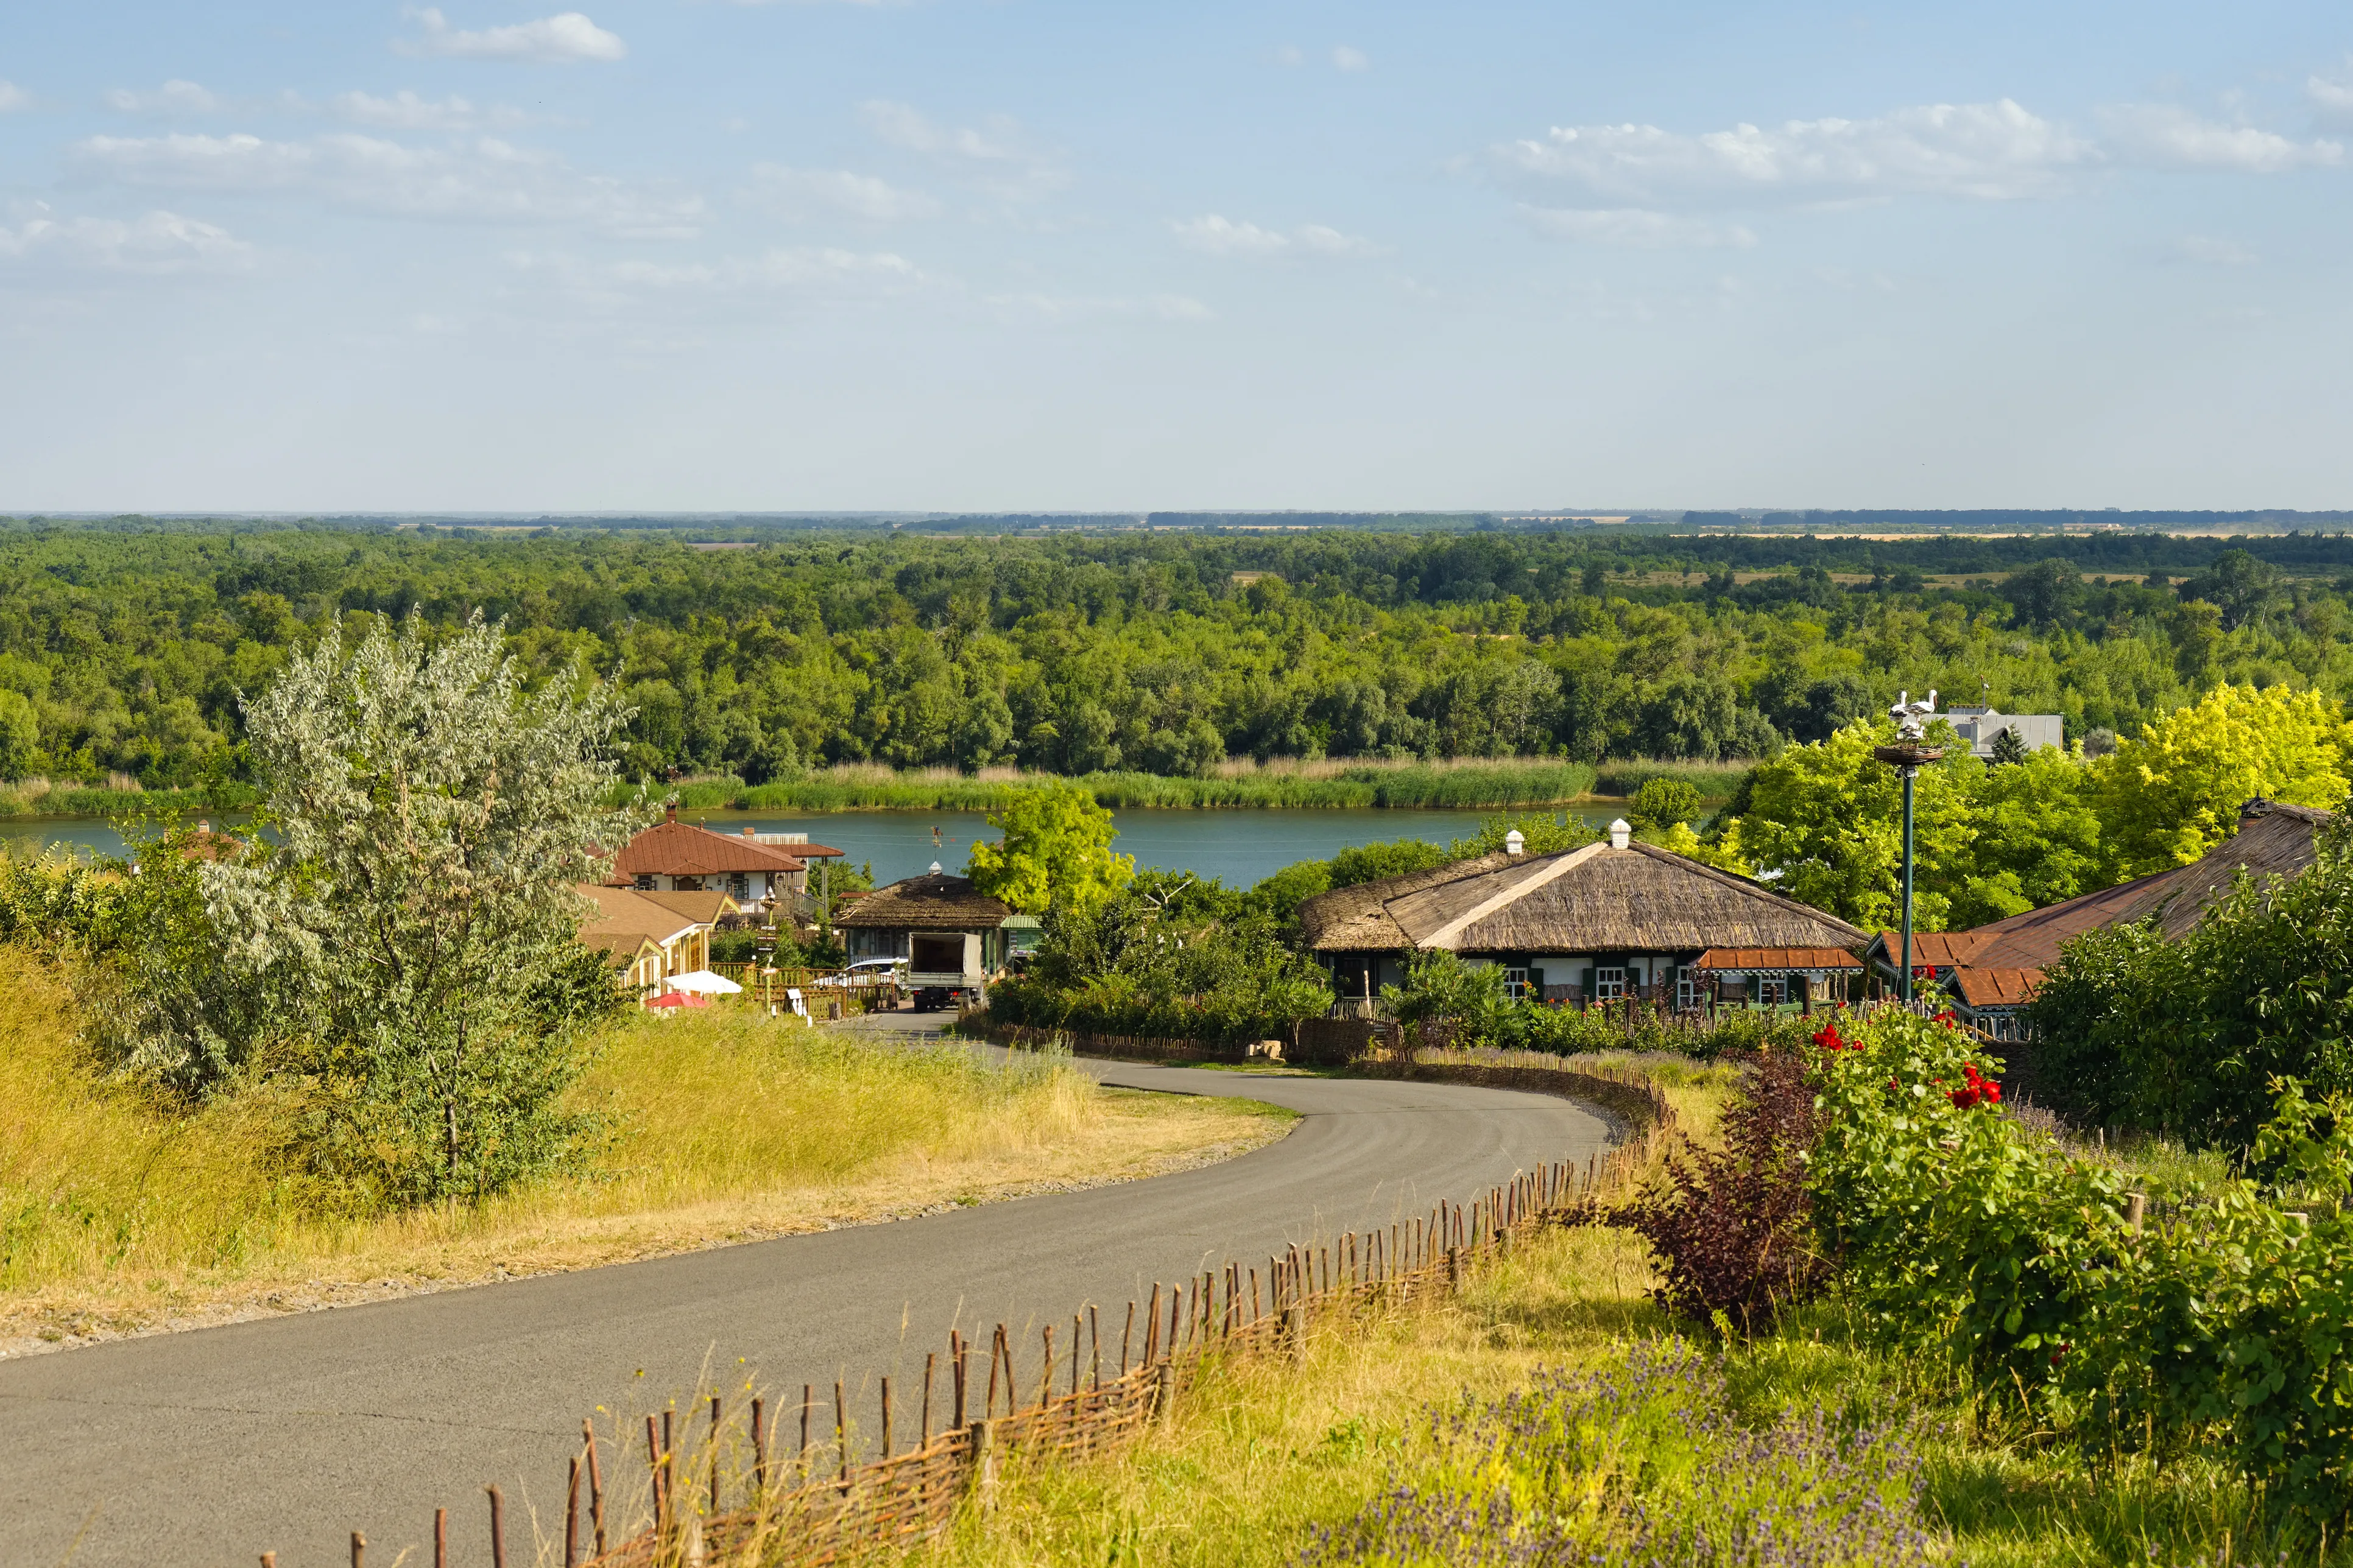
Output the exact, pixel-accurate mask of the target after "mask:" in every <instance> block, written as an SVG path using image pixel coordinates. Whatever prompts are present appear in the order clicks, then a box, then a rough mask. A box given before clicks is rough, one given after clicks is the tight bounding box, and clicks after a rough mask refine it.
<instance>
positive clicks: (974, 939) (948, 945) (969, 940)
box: [906, 931, 981, 1013]
mask: <svg viewBox="0 0 2353 1568" xmlns="http://www.w3.org/2000/svg"><path fill="white" fill-rule="evenodd" d="M907 950H908V961H907V979H906V984H908V985H909V986H911V987H913V990H914V993H915V1011H916V1012H918V1013H935V1012H938V1011H939V1010H940V1009H942V1008H944V1007H953V1006H956V1005H960V1004H962V1003H965V1002H968V1001H969V1002H977V1001H979V1000H980V987H981V969H980V938H979V937H978V936H976V935H974V934H972V933H970V932H966V931H915V932H913V933H912V934H911V935H909V937H908V938H907Z"/></svg>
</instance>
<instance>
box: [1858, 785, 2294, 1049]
mask: <svg viewBox="0 0 2353 1568" xmlns="http://www.w3.org/2000/svg"><path fill="white" fill-rule="evenodd" d="M2333 819H2334V814H2333V813H2330V812H2326V811H2316V810H2315V809H2313V808H2312V807H2311V806H2306V805H2280V804H2279V803H2277V802H2275V801H2268V800H2251V801H2249V802H2248V803H2247V804H2246V805H2244V806H2242V807H2241V808H2240V812H2239V829H2238V831H2237V832H2236V833H2234V834H2232V836H2231V837H2229V838H2226V839H2224V840H2223V841H2222V842H2221V843H2220V844H2218V845H2216V846H2215V847H2213V848H2211V849H2210V850H2208V851H2207V852H2206V853H2205V854H2204V855H2203V856H2201V857H2200V858H2198V859H2196V860H2193V861H2191V862H2190V863H2189V865H2187V866H2177V867H2175V868H2172V869H2171V870H2168V871H2158V872H2156V873H2154V874H2152V875H2150V876H2147V877H2141V878H2137V879H2134V880H2133V881H2129V882H2124V883H2120V884H2118V885H2117V886H2116V887H2113V888H2103V889H2100V890H2099V891H2098V892H2096V893H2085V894H2084V895H2083V896H2082V897H2081V898H2074V899H2069V900H2067V901H2066V902H2064V903H2058V904H2052V905H2049V906H2047V907H2045V908H2043V909H2039V910H2027V911H2026V913H2024V914H2022V915H2011V916H2010V918H2009V919H2007V920H1999V921H1993V922H1992V923H1991V924H1989V925H1981V926H1978V927H1977V928H1976V929H1974V930H1971V931H1915V932H1914V933H1913V934H1912V967H1913V970H1914V971H1915V974H1916V975H1917V977H1918V978H1921V979H1926V980H1934V981H1935V982H1936V984H1939V985H1941V986H1943V987H1944V988H1945V990H1946V992H1947V994H1949V995H1950V996H1951V997H1952V1001H1953V1011H1954V1012H1955V1013H1957V1014H1958V1015H1959V1016H1960V1018H1961V1020H1962V1022H1964V1023H1967V1024H1969V1025H1971V1026H1974V1027H1976V1028H1978V1029H1979V1030H1981V1031H1983V1032H1984V1033H1985V1034H1986V1035H1987V1036H1989V1037H1991V1038H1993V1039H1996V1040H2015V1039H2021V1038H2023V1037H2024V1031H2025V1019H2024V1012H2025V1009H2026V1006H2027V1005H2028V1004H2029V1003H2031V1001H2033V999H2034V987H2035V984H2036V983H2037V982H2038V981H2040V980H2041V979H2042V971H2043V969H2044V968H2045V967H2046V966H2047V965H2049V964H2051V963H2055V962H2057V960H2058V957H2059V950H2060V948H2061V947H2062V946H2063V945H2064V944H2065V943H2066V942H2067V941H2068V939H2069V938H2071V937H2076V936H2081V935H2082V934H2083V933H2084V932H2085V931H2099V930H2103V929H2105V928H2106V927H2109V926H2119V925H2129V924H2130V923H2132V922H2133V921H2156V922H2157V927H2158V931H2162V932H2163V933H2164V934H2165V936H2166V938H2167V939H2168V941H2174V942H2178V941H2179V940H2180V939H2181V938H2183V937H2185V936H2187V935H2189V931H2190V930H2191V928H2193V927H2195V926H2196V925H2197V924H2198V922H2199V921H2200V920H2203V919H2204V918H2205V915H2206V911H2207V910H2208V909H2210V908H2211V907H2212V905H2213V903H2214V900H2216V899H2218V898H2220V897H2221V895H2222V894H2223V893H2226V892H2228V891H2229V890H2230V888H2231V884H2232V881H2233V880H2234V879H2236V878H2237V877H2238V875H2239V873H2240V872H2242V871H2245V872H2248V873H2250V874H2252V875H2254V876H2257V877H2266V876H2271V877H2293V876H2295V875H2296V874H2297V873H2298V872H2300V871H2302V870H2304V869H2305V868H2306V867H2308V866H2310V865H2311V864H2312V858H2313V840H2314V838H2315V837H2316V836H2317V834H2318V833H2319V831H2320V829H2321V828H2322V827H2323V826H2326V825H2327V824H2328V823H2329V822H2330V821H2332V820H2333ZM1903 945H1904V939H1903V937H1902V936H1901V935H1900V934H1899V933H1897V932H1894V931H1883V932H1882V933H1881V934H1880V935H1879V936H1878V937H1877V938H1876V939H1874V940H1873V942H1872V944H1871V951H1870V952H1869V953H1868V954H1866V956H1867V957H1868V959H1869V960H1870V962H1871V965H1872V969H1873V973H1874V974H1876V975H1877V976H1878V977H1879V978H1880V979H1881V980H1882V981H1883V982H1884V983H1886V984H1894V983H1895V982H1896V981H1897V980H1898V979H1900V978H1901V976H1902V973H1903V966H1904V961H1903Z"/></svg>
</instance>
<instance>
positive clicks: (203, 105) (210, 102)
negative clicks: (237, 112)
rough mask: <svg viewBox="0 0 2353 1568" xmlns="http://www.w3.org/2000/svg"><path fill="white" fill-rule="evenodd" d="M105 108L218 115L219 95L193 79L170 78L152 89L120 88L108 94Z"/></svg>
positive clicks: (126, 111) (147, 112)
mask: <svg viewBox="0 0 2353 1568" xmlns="http://www.w3.org/2000/svg"><path fill="white" fill-rule="evenodd" d="M105 101H106V107H107V108H109V109H111V110H116V111H117V112H119V113H122V114H153V115H177V114H217V113H219V112H220V110H221V107H222V106H221V100H220V98H219V97H218V95H216V94H215V93H212V92H208V91H206V89H203V88H201V87H198V86H197V85H196V84H195V82H192V81H177V80H174V81H167V82H165V83H164V85H163V86H161V87H159V88H157V89H155V90H154V91H153V92H133V91H132V90H131V89H128V88H121V87H118V88H116V89H113V90H112V91H111V92H109V93H108V94H107V95H106V99H105Z"/></svg>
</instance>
